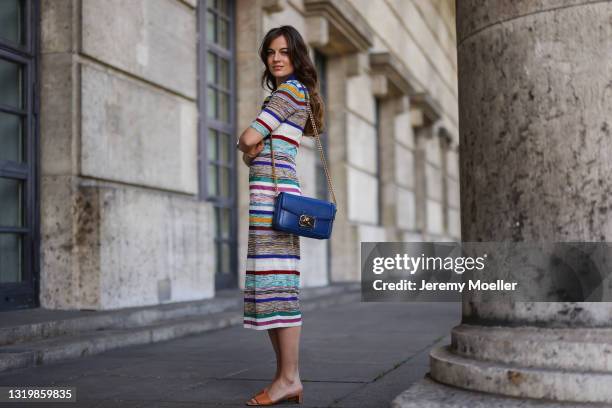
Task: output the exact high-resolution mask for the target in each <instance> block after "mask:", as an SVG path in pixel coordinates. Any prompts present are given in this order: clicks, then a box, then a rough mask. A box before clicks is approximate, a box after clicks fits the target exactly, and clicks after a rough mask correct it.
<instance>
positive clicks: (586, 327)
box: [396, 0, 612, 406]
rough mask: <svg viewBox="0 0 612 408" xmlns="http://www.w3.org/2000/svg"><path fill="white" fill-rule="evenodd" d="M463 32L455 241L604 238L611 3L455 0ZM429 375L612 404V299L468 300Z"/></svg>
mask: <svg viewBox="0 0 612 408" xmlns="http://www.w3.org/2000/svg"><path fill="white" fill-rule="evenodd" d="M457 29H458V64H459V113H460V163H461V224H462V229H461V232H462V239H463V241H612V217H610V211H612V195H611V194H610V193H611V191H612V177H611V176H612V159H611V153H612V137H611V132H612V2H610V1H599V2H592V1H586V0H583V1H579V0H573V1H570V0H566V1H556V0H538V1H531V0H529V1H527V0H524V1H513V2H509V1H505V0H490V1H487V2H482V1H476V0H463V1H461V2H457ZM539 289H541V290H542V291H547V290H548V289H549V288H548V287H541V288H539ZM430 375H431V378H433V379H434V380H435V381H437V382H438V383H442V384H446V385H451V386H453V387H459V388H462V389H467V390H473V391H484V392H487V393H493V394H497V395H503V396H513V397H521V398H526V399H527V398H534V399H546V400H553V401H573V402H577V403H586V402H603V403H607V404H612V303H567V302H550V303H535V302H530V303H527V302H519V303H517V302H505V303H502V302H486V303H483V302H478V301H477V300H475V299H474V298H471V297H470V296H465V295H464V299H463V321H462V324H461V325H460V326H457V327H455V328H454V329H453V330H452V344H451V345H450V346H449V347H443V348H439V349H435V350H433V351H432V353H431V372H430ZM441 388H444V387H441ZM445 389H446V390H448V388H445ZM447 392H448V391H447ZM402 395H404V394H402ZM476 395H477V394H476V393H474V399H475V400H477V399H478V398H481V397H477V396H476ZM481 395H482V394H481ZM413 397H414V396H413ZM404 401H406V404H404V406H423V405H419V404H416V405H410V404H409V403H408V402H407V401H408V400H407V399H404ZM397 402H398V400H396V403H397ZM552 404H553V405H554V406H557V405H558V403H552ZM427 406H430V405H427ZM438 406H451V405H448V404H447V403H445V404H442V403H440V404H439V405H438ZM461 406H463V405H461ZM479 406H480V405H479ZM495 406H497V405H495ZM505 406H515V405H505ZM517 406H518V405H517ZM521 406H523V405H521ZM606 406H608V405H606Z"/></svg>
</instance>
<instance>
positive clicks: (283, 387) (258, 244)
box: [238, 26, 323, 405]
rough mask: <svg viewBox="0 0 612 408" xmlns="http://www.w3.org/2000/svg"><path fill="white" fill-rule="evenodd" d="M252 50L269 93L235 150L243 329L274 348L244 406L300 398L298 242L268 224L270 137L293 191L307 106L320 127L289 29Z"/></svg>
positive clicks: (299, 46)
mask: <svg viewBox="0 0 612 408" xmlns="http://www.w3.org/2000/svg"><path fill="white" fill-rule="evenodd" d="M259 55H260V57H261V60H262V61H263V63H264V65H265V71H264V73H263V76H262V86H267V87H268V88H269V89H270V90H271V91H273V92H272V95H271V96H269V97H267V98H266V99H265V101H264V104H263V108H262V111H261V113H260V114H259V116H258V117H257V119H256V120H255V121H253V123H252V124H251V126H250V127H249V128H247V129H246V130H245V131H244V132H243V133H242V135H241V136H240V139H239V142H238V148H239V149H240V150H241V151H243V152H244V153H243V161H244V162H245V164H246V165H247V166H249V167H250V169H249V191H250V205H249V241H248V253H247V268H246V269H247V270H246V278H245V291H244V327H246V328H250V329H255V330H267V331H268V335H269V337H270V341H271V342H272V347H273V348H274V352H275V353H276V374H275V376H274V379H273V380H272V382H271V384H270V385H269V386H267V387H265V388H264V389H263V390H262V391H260V392H259V393H258V394H257V395H255V396H254V397H253V398H251V399H250V400H249V401H248V402H247V405H272V404H276V403H278V402H282V401H287V400H288V401H295V402H298V403H301V402H302V390H303V387H302V383H301V381H300V375H299V370H298V355H299V341H300V331H301V325H302V318H301V313H300V305H299V277H300V272H299V267H298V264H299V259H300V240H299V236H297V235H293V234H289V233H285V232H281V231H276V230H274V229H272V212H273V209H274V198H275V195H276V194H275V184H274V179H273V177H272V161H271V159H272V157H271V151H270V147H271V146H270V143H271V142H272V140H273V142H274V145H273V146H272V148H273V150H274V163H275V173H276V178H277V186H278V191H279V192H281V191H286V192H288V193H291V194H301V190H300V183H299V180H298V177H297V173H296V165H295V163H296V162H295V156H296V154H297V151H298V148H299V146H300V140H301V138H302V136H303V134H307V135H312V134H313V132H312V124H311V123H310V120H309V119H308V110H307V103H309V104H310V108H311V110H312V113H313V116H314V118H315V121H316V123H315V124H316V125H317V129H321V128H322V122H323V115H322V114H323V102H322V100H321V98H320V97H319V94H318V82H317V73H316V70H315V68H314V65H313V63H312V61H311V60H310V57H309V56H308V50H307V48H306V44H305V43H304V40H303V39H302V36H301V35H300V33H299V32H298V31H297V30H296V29H295V28H293V27H291V26H282V27H278V28H274V29H272V30H270V31H269V32H268V33H267V34H266V36H265V37H264V39H263V41H262V44H261V47H260V49H259Z"/></svg>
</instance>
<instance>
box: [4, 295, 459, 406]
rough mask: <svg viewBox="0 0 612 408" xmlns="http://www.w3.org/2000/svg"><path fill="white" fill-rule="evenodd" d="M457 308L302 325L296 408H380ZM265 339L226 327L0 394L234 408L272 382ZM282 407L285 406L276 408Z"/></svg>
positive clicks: (389, 309)
mask: <svg viewBox="0 0 612 408" xmlns="http://www.w3.org/2000/svg"><path fill="white" fill-rule="evenodd" d="M460 318H461V305H460V304H459V303H358V302H355V303H351V304H346V305H342V306H336V307H334V308H327V309H319V310H316V311H311V312H307V313H305V315H304V325H303V331H302V343H301V362H300V367H301V368H300V372H301V376H302V382H303V383H304V404H303V406H304V407H343V408H344V407H346V408H348V407H355V408H357V407H359V408H366V407H387V406H389V403H390V402H391V400H392V399H393V398H395V397H396V396H397V395H398V394H400V393H401V392H402V391H404V390H406V389H407V388H408V387H409V386H410V385H411V384H412V383H414V382H416V381H418V380H420V379H422V378H423V376H424V374H425V373H426V372H427V371H428V356H427V353H428V350H429V349H430V348H431V347H432V346H434V345H438V344H448V343H449V342H450V337H449V333H450V328H451V327H453V326H455V325H457V324H459V321H460ZM274 361H275V360H274V352H273V351H272V347H271V345H270V344H269V341H268V336H267V334H266V333H265V332H255V331H253V330H247V329H244V328H242V327H232V328H227V329H222V330H218V331H213V332H208V333H204V334H201V335H196V336H190V337H185V338H181V339H177V340H171V341H167V342H163V343H157V344H153V345H146V346H134V347H129V348H123V349H119V350H114V351H110V352H107V353H104V354H100V355H96V356H91V357H85V358H81V359H77V360H72V361H68V362H64V363H58V364H52V365H48V366H40V367H35V368H27V369H21V370H14V371H10V372H7V373H3V374H2V375H0V385H1V386H25V385H32V386H59V385H66V386H74V387H76V388H77V401H78V402H77V403H61V404H60V403H41V404H35V405H33V404H31V403H30V404H27V403H26V404H24V403H5V404H4V405H2V404H0V405H2V406H8V407H19V406H40V407H45V408H48V407H64V408H66V407H87V408H106V407H122V408H123V407H146V408H149V407H151V408H153V407H167V408H195V407H213V406H223V407H242V406H244V401H246V400H247V399H248V398H249V397H251V396H252V394H254V393H255V392H257V391H258V390H260V389H261V388H262V387H263V386H264V385H266V384H267V383H268V380H269V379H270V378H271V377H272V376H273V375H274V371H275V363H274ZM285 406H286V405H285Z"/></svg>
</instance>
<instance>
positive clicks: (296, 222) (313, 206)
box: [270, 92, 336, 239]
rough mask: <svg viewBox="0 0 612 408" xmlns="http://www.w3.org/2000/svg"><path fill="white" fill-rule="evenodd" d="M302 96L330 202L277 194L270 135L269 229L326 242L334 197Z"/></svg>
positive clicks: (334, 213) (315, 130)
mask: <svg viewBox="0 0 612 408" xmlns="http://www.w3.org/2000/svg"><path fill="white" fill-rule="evenodd" d="M305 93H306V108H307V109H308V115H309V117H310V120H311V123H312V129H313V130H314V136H315V139H316V141H317V147H318V148H319V155H320V157H321V162H322V163H323V169H324V170H325V175H326V176H327V183H328V186H329V191H330V192H331V194H332V199H333V202H328V201H325V200H319V199H317V198H311V197H304V196H301V195H297V194H289V193H286V192H284V191H283V192H280V193H279V192H278V185H277V181H276V166H275V163H274V149H273V148H272V140H273V139H272V135H270V155H271V156H272V177H273V179H274V190H275V192H276V200H275V202H274V215H273V216H272V228H274V229H275V230H278V231H284V232H289V233H291V234H295V235H300V236H303V237H308V238H316V239H327V238H329V237H330V236H331V232H332V227H333V223H334V218H335V217H336V195H335V194H334V188H333V186H332V182H331V177H330V176H329V170H328V168H327V162H326V161H325V154H324V153H323V147H322V146H321V141H320V140H319V132H318V131H317V126H316V124H315V121H314V118H313V115H312V111H311V109H310V100H309V97H308V93H307V92H305Z"/></svg>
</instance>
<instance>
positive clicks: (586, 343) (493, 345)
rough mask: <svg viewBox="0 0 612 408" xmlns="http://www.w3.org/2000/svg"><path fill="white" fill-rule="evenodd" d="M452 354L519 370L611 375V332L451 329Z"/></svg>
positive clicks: (467, 325) (523, 328)
mask: <svg viewBox="0 0 612 408" xmlns="http://www.w3.org/2000/svg"><path fill="white" fill-rule="evenodd" d="M451 335H452V344H451V348H452V351H453V353H455V354H458V355H460V356H464V357H467V358H471V359H478V360H483V361H490V362H500V363H505V364H514V365H519V366H523V367H538V368H552V369H566V370H576V371H603V372H610V373H612V329H608V328H572V329H560V328H551V329H548V328H539V327H511V328H510V327H489V326H475V325H469V324H462V325H460V326H456V327H455V328H453V330H452V332H451Z"/></svg>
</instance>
